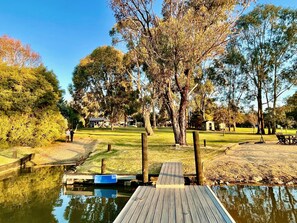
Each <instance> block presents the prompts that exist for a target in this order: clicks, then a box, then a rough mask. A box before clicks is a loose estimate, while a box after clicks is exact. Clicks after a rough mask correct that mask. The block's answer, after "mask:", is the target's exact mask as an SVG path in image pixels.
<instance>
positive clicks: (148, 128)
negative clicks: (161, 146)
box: [143, 108, 154, 136]
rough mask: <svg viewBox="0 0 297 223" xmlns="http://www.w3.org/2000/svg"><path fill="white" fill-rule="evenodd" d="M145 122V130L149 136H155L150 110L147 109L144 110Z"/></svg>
mask: <svg viewBox="0 0 297 223" xmlns="http://www.w3.org/2000/svg"><path fill="white" fill-rule="evenodd" d="M143 121H144V128H145V131H146V133H147V135H149V136H151V135H154V131H153V128H152V125H151V120H150V110H149V109H147V108H144V109H143Z"/></svg>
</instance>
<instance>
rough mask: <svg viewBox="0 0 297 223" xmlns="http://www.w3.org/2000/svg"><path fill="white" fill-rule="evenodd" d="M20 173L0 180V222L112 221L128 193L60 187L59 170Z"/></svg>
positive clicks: (91, 188)
mask: <svg viewBox="0 0 297 223" xmlns="http://www.w3.org/2000/svg"><path fill="white" fill-rule="evenodd" d="M24 172H25V173H22V174H19V175H18V176H16V175H12V176H13V177H10V178H7V179H4V180H1V181H0V223H2V222H3V223H4V222H5V223H19V222H22V223H27V222H28V223H29V222H30V223H35V222H36V223H37V222H38V223H39V222H40V223H47V222H53V223H55V222H59V223H62V222H63V223H64V222H69V223H76V222H82V223H92V222H113V220H114V219H115V218H116V216H117V215H118V214H119V212H120V211H121V210H122V208H123V207H124V205H125V204H126V202H127V201H128V199H129V197H130V196H131V194H132V191H125V190H124V188H94V187H67V188H66V187H64V188H63V187H62V185H61V178H62V174H63V168H62V167H51V168H39V169H33V170H31V171H24ZM30 172H32V173H30Z"/></svg>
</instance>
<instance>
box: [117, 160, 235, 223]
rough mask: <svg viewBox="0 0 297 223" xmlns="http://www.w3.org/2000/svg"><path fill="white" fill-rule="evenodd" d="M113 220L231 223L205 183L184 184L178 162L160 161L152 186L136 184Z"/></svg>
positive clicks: (232, 221)
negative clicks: (155, 180)
mask: <svg viewBox="0 0 297 223" xmlns="http://www.w3.org/2000/svg"><path fill="white" fill-rule="evenodd" d="M114 222H116V223H118V222H124V223H125V222H129V223H134V222H148V223H167V222H168V223H183V222H184V223H235V221H234V220H233V219H232V217H231V216H230V215H229V213H228V212H227V211H226V209H225V208H224V207H223V205H222V204H221V202H220V201H219V200H218V199H217V197H216V196H215V194H214V193H213V192H212V190H211V189H210V188H209V187H208V186H194V185H192V186H185V185H184V177H183V173H182V165H181V163H164V164H163V165H162V169H161V172H160V175H159V178H158V181H157V184H156V188H155V187H152V186H139V187H138V188H137V189H136V191H135V192H134V194H133V195H132V197H131V198H130V200H129V201H128V203H127V204H126V205H125V207H124V209H123V210H122V211H121V213H120V214H119V215H118V217H117V218H116V219H115V221H114Z"/></svg>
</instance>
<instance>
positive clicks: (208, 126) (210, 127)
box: [202, 121, 215, 131]
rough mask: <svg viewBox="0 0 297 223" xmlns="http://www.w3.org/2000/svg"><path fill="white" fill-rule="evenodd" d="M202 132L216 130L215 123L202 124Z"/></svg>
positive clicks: (206, 122) (205, 122)
mask: <svg viewBox="0 0 297 223" xmlns="http://www.w3.org/2000/svg"><path fill="white" fill-rule="evenodd" d="M202 130H205V131H214V130H215V123H214V121H204V122H202Z"/></svg>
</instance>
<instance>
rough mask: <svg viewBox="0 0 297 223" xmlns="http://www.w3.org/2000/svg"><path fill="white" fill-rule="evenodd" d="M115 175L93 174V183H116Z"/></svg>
mask: <svg viewBox="0 0 297 223" xmlns="http://www.w3.org/2000/svg"><path fill="white" fill-rule="evenodd" d="M117 182H118V181H117V175H116V174H112V175H95V176H94V183H95V184H115V183H117Z"/></svg>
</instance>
